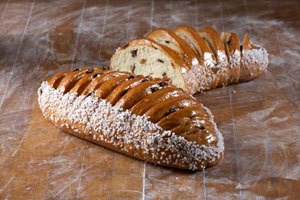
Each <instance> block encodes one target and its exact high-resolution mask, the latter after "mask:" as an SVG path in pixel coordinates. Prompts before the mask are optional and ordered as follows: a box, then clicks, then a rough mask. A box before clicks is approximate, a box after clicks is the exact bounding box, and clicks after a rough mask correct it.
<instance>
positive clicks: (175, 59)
mask: <svg viewBox="0 0 300 200" xmlns="http://www.w3.org/2000/svg"><path fill="white" fill-rule="evenodd" d="M140 45H141V46H142V45H147V46H150V47H153V48H155V49H159V50H161V51H162V52H164V53H166V55H167V56H168V57H169V58H171V60H172V63H171V65H172V67H173V68H178V70H179V71H183V70H185V71H188V70H189V69H190V67H191V66H190V65H189V63H188V62H187V61H186V60H183V59H181V58H180V55H179V54H178V53H177V52H176V51H174V50H173V49H171V48H169V47H167V46H165V45H162V44H160V43H158V42H156V41H154V40H152V39H149V38H145V39H135V40H132V41H130V42H129V43H127V44H126V45H125V46H124V47H122V48H121V49H120V50H124V49H126V48H127V47H132V46H140ZM181 76H182V78H183V79H184V80H186V79H185V78H184V75H183V74H181ZM184 84H185V88H186V92H188V93H190V94H193V93H195V92H196V91H197V85H193V84H192V83H190V82H188V81H186V82H185V83H184Z"/></svg>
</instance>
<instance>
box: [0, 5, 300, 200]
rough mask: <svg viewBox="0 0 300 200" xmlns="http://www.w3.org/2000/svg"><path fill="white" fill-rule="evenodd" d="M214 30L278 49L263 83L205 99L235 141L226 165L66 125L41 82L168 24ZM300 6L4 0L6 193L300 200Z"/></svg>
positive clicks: (1, 99) (1, 194) (1, 62)
mask: <svg viewBox="0 0 300 200" xmlns="http://www.w3.org/2000/svg"><path fill="white" fill-rule="evenodd" d="M179 25H191V26H193V27H195V28H197V29H199V28H201V27H203V26H207V25H209V26H213V27H215V28H216V29H217V30H218V31H219V32H222V31H231V32H237V33H238V34H239V35H240V37H242V36H243V34H244V33H249V34H250V38H251V39H252V40H253V41H254V42H255V43H258V44H261V45H263V46H264V47H265V48H266V49H267V50H268V52H269V53H270V56H269V59H270V64H269V68H268V71H267V72H266V73H265V74H264V75H263V76H261V77H260V78H258V79H256V80H254V81H251V82H248V83H243V84H237V85H232V86H229V87H226V88H220V89H216V90H213V91H209V92H207V93H206V94H202V95H196V97H197V98H198V99H199V100H200V101H202V103H203V104H204V105H206V106H208V107H209V108H211V110H212V112H213V113H214V114H215V119H216V121H217V124H218V126H219V128H220V130H221V132H222V133H223V135H224V137H225V145H226V146H225V147H226V151H225V158H224V160H223V161H222V163H221V164H220V165H218V166H215V167H212V168H210V169H207V170H205V171H199V172H196V173H187V172H182V171H178V170H173V169H169V168H164V167H159V166H154V165H152V164H148V163H145V162H142V161H138V160H135V159H132V158H129V157H126V156H123V155H121V154H119V153H115V152H112V151H110V150H108V149H105V148H103V147H100V146H96V145H93V144H90V143H88V142H85V141H82V140H80V139H78V138H75V137H72V136H70V135H68V134H65V133H64V132H62V131H60V130H58V129H57V128H56V127H54V126H53V125H52V124H51V123H50V122H48V121H46V120H45V119H44V118H43V117H42V114H41V112H40V110H39V108H38V105H37V100H36V98H37V94H36V91H37V89H38V87H39V85H40V83H41V82H42V81H43V80H45V79H46V78H47V77H49V76H51V75H53V74H54V73H56V72H58V71H60V70H64V69H70V68H72V67H73V66H79V67H81V66H86V65H99V66H103V65H104V66H108V65H109V59H110V57H111V55H112V54H113V53H114V51H115V49H116V48H117V47H119V46H120V45H123V44H124V43H125V42H126V41H128V40H130V39H133V38H137V37H142V36H143V35H144V34H146V33H148V32H150V31H151V30H153V29H155V28H158V27H167V28H170V29H174V28H175V27H177V26H179ZM299 35H300V2H298V1H296V0H295V1H291V0H289V1H280V0H278V1H262V0H256V1H252V0H242V1H238V0H206V1H200V0H190V1H179V0H178V1H163V0H161V1H154V0H153V1H133V0H122V1H121V0H111V1H104V0H103V1H88V0H85V1H81V0H64V1H47V0H44V1H38V0H36V1H31V0H24V1H15V0H8V1H5V0H1V1H0V199H9V200H10V199H143V200H144V199H275V198H279V199H300V181H299V178H300V123H299V121H300V107H299V103H300V40H299Z"/></svg>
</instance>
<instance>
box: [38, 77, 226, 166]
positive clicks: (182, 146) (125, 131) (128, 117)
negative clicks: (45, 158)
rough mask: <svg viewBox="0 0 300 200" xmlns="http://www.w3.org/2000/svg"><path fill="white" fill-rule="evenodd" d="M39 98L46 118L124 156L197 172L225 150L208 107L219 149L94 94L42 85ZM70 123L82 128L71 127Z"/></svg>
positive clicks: (46, 84)
mask: <svg viewBox="0 0 300 200" xmlns="http://www.w3.org/2000/svg"><path fill="white" fill-rule="evenodd" d="M38 95H39V99H38V100H39V105H40V108H41V110H42V112H43V114H44V116H45V117H46V118H48V119H50V120H51V121H52V122H54V123H55V124H56V125H60V126H61V127H66V128H71V129H72V130H73V131H74V132H78V133H85V134H86V135H92V137H93V139H94V140H95V141H96V140H98V141H102V142H104V143H107V144H112V145H113V146H115V147H116V148H119V149H120V150H121V151H122V152H124V153H126V152H130V151H132V152H135V153H134V155H135V156H139V157H141V158H143V159H145V160H147V161H150V162H155V160H157V159H159V161H157V163H158V164H162V165H177V166H179V167H186V166H188V168H189V169H191V170H196V169H199V168H204V167H205V166H204V161H205V160H207V161H209V162H213V161H215V160H216V159H218V158H220V156H221V154H222V152H223V151H224V142H223V137H222V135H221V133H220V132H219V131H218V129H217V127H216V125H215V123H214V121H213V116H212V114H211V112H210V111H209V110H208V109H207V108H205V109H206V111H207V113H208V114H209V115H210V123H213V124H214V128H215V132H216V134H217V137H218V143H217V145H216V146H215V147H213V146H205V145H199V144H197V143H196V142H191V141H188V140H186V139H185V138H183V137H181V136H177V135H176V134H175V133H173V132H171V131H165V130H163V129H162V128H161V127H159V126H158V125H156V124H154V123H152V122H150V121H149V120H148V117H146V116H137V115H135V114H132V113H130V111H128V110H123V109H122V108H120V107H118V106H112V105H111V104H110V103H109V102H107V101H106V100H104V99H98V98H95V97H93V95H90V96H77V94H76V93H72V94H69V93H66V94H63V92H62V91H59V90H56V89H54V88H52V87H51V86H50V85H49V84H48V83H47V82H43V83H42V85H41V87H40V88H39V90H38ZM69 124H77V125H78V124H79V126H76V127H69V126H70V125H69ZM78 127H80V128H78ZM79 129H80V130H79ZM165 151H168V153H167V154H166V153H165Z"/></svg>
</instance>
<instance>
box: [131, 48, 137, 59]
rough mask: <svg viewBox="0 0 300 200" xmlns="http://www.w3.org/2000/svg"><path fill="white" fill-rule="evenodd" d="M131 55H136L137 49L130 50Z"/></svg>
mask: <svg viewBox="0 0 300 200" xmlns="http://www.w3.org/2000/svg"><path fill="white" fill-rule="evenodd" d="M130 53H131V56H132V57H136V56H137V49H135V50H132V51H130Z"/></svg>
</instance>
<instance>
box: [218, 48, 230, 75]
mask: <svg viewBox="0 0 300 200" xmlns="http://www.w3.org/2000/svg"><path fill="white" fill-rule="evenodd" d="M217 55H218V65H217V68H220V70H221V71H226V70H227V65H228V59H227V56H226V54H225V51H220V50H218V51H217Z"/></svg>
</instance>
